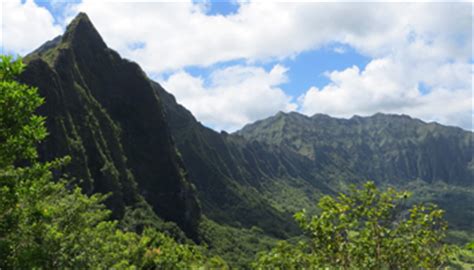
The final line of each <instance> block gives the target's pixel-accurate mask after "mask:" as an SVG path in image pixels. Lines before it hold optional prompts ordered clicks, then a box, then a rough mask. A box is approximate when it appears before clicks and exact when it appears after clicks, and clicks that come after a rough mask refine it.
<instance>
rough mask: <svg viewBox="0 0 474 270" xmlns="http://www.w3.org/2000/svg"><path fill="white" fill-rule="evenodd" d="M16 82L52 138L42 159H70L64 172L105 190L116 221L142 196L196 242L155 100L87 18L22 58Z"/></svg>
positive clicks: (178, 165) (194, 214)
mask: <svg viewBox="0 0 474 270" xmlns="http://www.w3.org/2000/svg"><path fill="white" fill-rule="evenodd" d="M26 62H27V63H28V66H27V69H26V71H25V72H24V73H23V75H22V78H21V79H22V80H23V81H24V82H25V83H28V84H30V85H33V86H37V87H38V88H39V91H40V94H41V95H42V96H44V97H45V99H46V104H45V105H44V106H43V107H41V108H40V112H41V114H43V115H45V116H47V125H48V130H49V131H50V136H49V137H48V139H47V140H46V142H45V143H44V144H43V145H41V146H40V147H41V149H42V151H41V156H42V158H43V159H45V160H48V159H51V158H52V157H57V156H62V155H71V156H72V163H71V164H70V165H69V166H68V167H67V168H66V172H67V173H68V174H70V175H71V176H73V177H76V178H77V179H80V180H81V181H82V182H81V185H82V186H83V187H84V189H85V190H86V191H87V192H88V193H94V192H101V193H107V192H110V193H111V194H112V195H111V198H110V199H109V200H108V202H107V204H108V205H109V206H110V207H111V208H112V209H113V210H114V214H115V217H117V218H121V217H122V216H123V215H124V212H125V211H124V210H125V208H126V206H133V205H135V204H137V203H140V201H141V198H144V199H145V200H146V202H147V203H148V204H149V205H150V206H151V207H152V209H153V210H154V212H155V213H156V214H157V215H158V216H159V217H161V218H163V219H164V220H167V221H173V222H176V223H177V224H178V225H179V226H180V227H181V228H182V229H183V230H184V231H185V232H186V233H187V234H188V236H191V237H195V236H196V235H195V234H196V232H197V225H198V222H199V218H200V207H199V204H198V200H197V197H196V196H195V191H194V189H193V187H192V186H191V184H190V183H189V181H188V180H187V179H186V170H185V168H184V166H183V165H182V161H181V160H180V158H179V156H178V154H177V151H176V149H175V147H174V144H173V141H172V138H171V135H170V132H169V129H168V126H167V124H166V120H165V118H164V114H163V108H162V104H161V101H160V99H159V98H158V96H157V95H156V93H155V91H154V90H153V88H152V86H151V84H150V82H149V80H148V79H147V77H146V75H145V74H144V72H143V71H142V70H141V69H140V67H139V66H138V65H137V64H135V63H132V62H129V61H127V60H125V59H122V58H121V57H120V56H119V55H118V54H117V53H116V52H115V51H113V50H111V49H109V48H108V47H107V46H106V44H105V43H104V41H103V40H102V38H101V37H100V35H99V34H98V33H97V31H96V30H95V28H94V26H93V25H92V23H91V22H90V21H89V19H88V18H87V16H86V15H85V14H79V15H78V16H77V17H76V18H75V19H74V20H73V21H72V22H71V24H70V25H69V26H68V27H67V30H66V32H65V33H64V35H63V36H61V37H58V38H56V39H55V40H53V41H50V42H48V43H46V44H45V45H43V46H42V47H41V48H39V49H38V50H36V51H35V52H33V53H32V54H30V55H29V56H27V57H26Z"/></svg>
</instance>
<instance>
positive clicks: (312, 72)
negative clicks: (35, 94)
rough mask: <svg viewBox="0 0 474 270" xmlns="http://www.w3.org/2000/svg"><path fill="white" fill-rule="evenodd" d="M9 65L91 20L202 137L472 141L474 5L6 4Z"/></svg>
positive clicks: (94, 0) (87, 0) (7, 0)
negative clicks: (383, 126)
mask: <svg viewBox="0 0 474 270" xmlns="http://www.w3.org/2000/svg"><path fill="white" fill-rule="evenodd" d="M1 1H2V5H1V10H0V11H1V12H0V14H1V22H2V27H1V35H0V38H1V40H0V41H1V50H2V53H10V54H18V55H26V54H27V53H29V52H31V51H32V50H34V49H35V48H37V47H38V46H40V45H41V44H42V43H44V42H45V41H47V40H50V39H52V38H54V37H55V36H57V35H60V34H61V33H62V32H63V31H64V29H65V27H66V25H67V23H68V22H70V21H71V20H72V18H73V17H74V16H75V15H76V14H77V13H78V12H80V11H82V12H86V13H87V14H88V15H89V17H90V19H91V20H92V22H93V24H94V25H95V27H96V28H97V30H98V31H99V33H100V34H101V35H102V37H103V38H104V40H105V42H106V43H107V44H108V46H109V47H111V48H112V49H114V50H116V51H118V52H119V53H120V54H121V55H122V56H123V57H125V58H128V59H131V60H133V61H135V62H137V63H139V64H140V66H141V67H142V68H143V69H144V70H145V72H146V73H147V74H148V75H149V77H150V78H152V79H154V80H156V81H157V82H159V83H160V84H161V85H162V86H163V87H164V88H165V89H166V90H167V91H169V92H171V93H172V94H173V95H175V97H176V98H177V100H178V102H179V103H181V104H182V105H184V106H185V107H186V108H188V109H189V110H190V111H191V112H192V113H193V114H194V116H196V118H197V119H198V120H199V121H201V122H202V123H203V124H204V125H206V126H208V127H211V128H213V129H215V130H217V131H220V130H226V131H228V132H232V131H235V130H238V129H240V128H241V127H243V126H244V125H245V124H248V123H251V122H254V121H256V120H259V119H263V118H266V117H269V116H272V115H274V114H276V113H277V112H279V111H284V112H289V111H297V112H300V113H303V114H306V115H308V116H311V115H313V114H315V113H325V114H329V115H331V116H334V117H341V118H350V117H352V116H353V115H360V116H369V115H372V114H375V113H377V112H383V113H392V114H407V115H410V116H412V117H416V118H420V119H422V120H424V121H428V122H430V121H436V122H439V123H442V124H445V125H453V126H459V127H462V128H464V129H467V130H472V129H473V120H474V114H473V109H474V107H473V86H472V79H473V74H474V61H473V54H472V45H473V44H472V40H473V34H472V27H473V4H472V3H469V2H465V3H462V2H457V3H449V2H446V3H318V2H291V1H290V2H270V1H264V2H262V1H259V2H255V1H237V0H231V1H227V2H223V1H220V2H213V1H180V2H173V3H171V2H155V1H140V2H127V1H102V0H78V1H64V0H62V1H61V0H52V1H39V0H35V1H33V0H1Z"/></svg>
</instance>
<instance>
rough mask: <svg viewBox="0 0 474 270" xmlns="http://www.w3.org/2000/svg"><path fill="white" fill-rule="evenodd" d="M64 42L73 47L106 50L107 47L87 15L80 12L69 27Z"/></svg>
mask: <svg viewBox="0 0 474 270" xmlns="http://www.w3.org/2000/svg"><path fill="white" fill-rule="evenodd" d="M62 42H67V43H71V44H73V45H81V46H84V45H89V46H87V47H88V49H90V48H91V47H95V48H105V47H107V45H106V44H105V42H104V40H103V39H102V37H101V36H100V34H99V32H98V31H97V29H96V28H95V27H94V25H93V24H92V22H91V20H90V19H89V17H88V16H87V14H85V13H83V12H80V13H79V14H78V15H77V16H76V17H75V18H74V19H73V20H72V21H71V22H70V23H69V25H68V26H67V28H66V32H65V33H64V35H63V38H62Z"/></svg>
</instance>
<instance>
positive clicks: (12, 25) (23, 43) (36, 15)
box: [0, 0, 62, 55]
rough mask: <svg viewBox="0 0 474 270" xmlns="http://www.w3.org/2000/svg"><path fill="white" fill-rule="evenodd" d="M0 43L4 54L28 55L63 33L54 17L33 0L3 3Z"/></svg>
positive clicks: (16, 0)
mask: <svg viewBox="0 0 474 270" xmlns="http://www.w3.org/2000/svg"><path fill="white" fill-rule="evenodd" d="M1 5H2V12H1V15H0V16H1V21H2V27H1V30H0V31H1V32H0V39H1V40H0V41H1V43H2V47H3V52H4V53H16V54H20V55H23V54H26V53H28V52H30V51H32V50H34V49H36V48H37V47H39V46H40V45H41V44H43V43H44V42H45V41H46V40H49V39H51V38H53V37H55V36H57V35H60V34H61V33H62V28H61V26H59V25H56V24H55V23H54V18H53V16H52V15H51V14H50V13H49V11H48V10H47V9H45V8H42V7H39V6H38V5H36V4H35V3H34V2H33V0H27V1H25V2H24V3H22V1H21V0H11V1H2V2H1Z"/></svg>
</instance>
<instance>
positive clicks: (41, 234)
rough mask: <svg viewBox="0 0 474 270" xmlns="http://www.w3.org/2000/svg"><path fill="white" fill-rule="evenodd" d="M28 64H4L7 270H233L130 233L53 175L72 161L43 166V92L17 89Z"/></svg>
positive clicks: (2, 254)
mask: <svg viewBox="0 0 474 270" xmlns="http://www.w3.org/2000/svg"><path fill="white" fill-rule="evenodd" d="M23 68H24V66H23V64H22V62H21V59H16V60H13V58H12V57H7V56H2V57H1V58H0V269H32V268H35V269H37V268H42V269H63V268H73V269H90V268H94V269H106V268H114V269H128V268H132V269H136V268H152V269H155V268H158V269H160V268H163V269H176V268H183V267H184V266H196V267H198V266H199V267H225V263H224V262H223V261H222V260H220V259H219V258H212V259H208V258H206V257H205V256H204V255H203V253H202V249H201V248H200V247H198V246H193V245H185V244H178V243H177V242H175V241H174V240H173V239H172V238H170V237H168V236H166V235H164V234H163V233H160V232H157V231H155V230H154V229H151V228H147V229H145V230H144V232H143V234H141V235H139V234H137V233H135V232H124V231H122V230H120V229H119V228H118V226H117V221H112V220H109V216H110V211H109V210H108V209H106V207H105V206H104V204H103V201H104V200H105V198H106V197H107V196H105V195H99V194H96V195H93V196H87V195H85V194H83V193H82V192H81V189H80V188H79V187H74V188H72V189H68V188H66V186H67V185H66V183H67V180H65V179H61V180H60V181H56V182H55V181H53V176H52V173H51V170H52V169H54V168H58V167H61V166H63V165H64V164H65V163H66V162H68V160H69V158H68V157H66V158H62V159H57V160H54V161H52V162H46V163H41V162H39V160H38V153H37V150H36V145H37V144H38V143H39V142H41V140H43V139H44V138H45V137H46V135H47V132H46V128H45V123H44V121H45V119H44V117H41V116H38V115H36V114H35V111H36V110H37V108H38V107H39V106H40V105H41V104H42V103H43V102H44V100H43V99H42V98H40V97H39V95H38V93H37V89H36V88H33V87H29V86H27V85H23V84H21V83H18V82H16V81H15V78H16V76H18V75H19V74H20V73H21V71H22V70H23Z"/></svg>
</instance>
